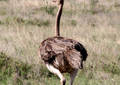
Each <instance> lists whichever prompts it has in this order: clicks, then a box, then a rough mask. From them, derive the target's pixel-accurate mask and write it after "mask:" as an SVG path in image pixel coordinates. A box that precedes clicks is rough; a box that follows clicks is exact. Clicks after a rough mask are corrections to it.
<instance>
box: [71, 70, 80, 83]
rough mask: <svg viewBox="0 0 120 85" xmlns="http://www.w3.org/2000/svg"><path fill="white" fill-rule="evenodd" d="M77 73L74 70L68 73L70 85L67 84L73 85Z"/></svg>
mask: <svg viewBox="0 0 120 85" xmlns="http://www.w3.org/2000/svg"><path fill="white" fill-rule="evenodd" d="M77 72H78V70H77V69H76V70H74V71H73V72H72V73H70V83H69V85H73V81H74V79H75V77H76V75H77Z"/></svg>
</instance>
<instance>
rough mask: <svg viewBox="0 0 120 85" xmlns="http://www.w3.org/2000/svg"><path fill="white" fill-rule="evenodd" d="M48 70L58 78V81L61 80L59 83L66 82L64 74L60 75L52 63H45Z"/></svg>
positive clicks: (62, 84) (63, 83)
mask: <svg viewBox="0 0 120 85" xmlns="http://www.w3.org/2000/svg"><path fill="white" fill-rule="evenodd" d="M46 66H47V68H48V70H49V71H50V72H52V73H54V74H56V75H57V76H58V77H59V78H60V80H61V81H60V82H61V85H65V83H66V79H65V78H64V76H63V75H62V73H61V72H60V71H59V70H58V69H56V68H55V67H53V66H52V65H50V64H46Z"/></svg>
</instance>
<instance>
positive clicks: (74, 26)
mask: <svg viewBox="0 0 120 85" xmlns="http://www.w3.org/2000/svg"><path fill="white" fill-rule="evenodd" d="M90 1H92V0H88V1H87V0H65V6H64V10H63V15H62V20H61V35H62V36H64V37H68V38H72V39H75V40H78V41H80V42H81V43H82V44H83V45H84V46H85V47H86V48H87V50H88V54H89V56H88V59H87V61H86V63H85V67H86V69H87V72H86V73H87V74H86V75H90V74H89V73H91V72H92V73H93V75H94V77H95V80H96V82H97V81H98V82H99V83H97V84H96V82H94V80H91V81H90V82H89V84H88V85H91V84H93V85H101V84H100V82H102V84H103V85H108V84H109V85H118V84H119V79H120V76H119V75H118V74H115V75H114V76H111V74H110V72H111V71H110V72H109V70H107V72H106V71H105V72H104V68H103V67H105V66H106V65H107V66H106V68H107V67H108V68H111V67H109V65H114V64H115V66H117V67H118V68H119V67H120V21H119V20H120V1H119V0H114V1H113V0H96V1H98V2H94V3H91V2H90ZM93 1H95V0H93ZM47 2H48V3H47ZM91 5H92V6H93V8H92V7H91ZM56 11H57V8H56V6H55V5H53V4H51V2H50V0H34V1H33V0H7V1H4V0H3V1H0V51H3V52H5V53H7V54H8V55H10V56H12V57H16V58H17V59H19V60H22V61H25V62H29V63H37V64H39V63H40V62H41V61H40V58H39V57H38V49H39V44H40V42H41V41H43V40H44V39H46V38H48V37H51V36H54V35H55V29H54V22H55V14H56ZM39 61H40V62H39ZM113 63H114V64H113ZM118 68H117V69H118ZM112 69H114V68H112ZM119 69H120V68H119ZM77 79H79V76H78V77H77ZM99 80H100V81H99ZM76 82H77V83H76V85H78V83H79V80H76ZM110 83H111V84H110ZM40 85H41V84H40ZM53 85H55V84H53ZM83 85H84V83H83Z"/></svg>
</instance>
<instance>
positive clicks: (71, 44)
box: [40, 0, 88, 85]
mask: <svg viewBox="0 0 120 85" xmlns="http://www.w3.org/2000/svg"><path fill="white" fill-rule="evenodd" d="M57 1H59V2H58V3H59V10H58V13H57V17H56V25H55V28H56V36H55V37H51V38H48V39H46V40H44V41H42V43H41V45H40V56H41V59H42V60H43V61H44V62H45V64H46V66H47V68H48V69H49V70H50V71H51V72H52V73H54V74H56V75H58V77H60V79H61V85H65V78H64V77H63V75H62V73H65V72H68V73H70V77H71V81H70V85H72V84H73V80H74V78H75V76H76V74H77V71H78V69H82V68H83V61H85V60H86V58H87V56H88V54H87V51H86V49H85V48H84V46H83V45H82V44H80V43H79V42H77V41H75V40H73V39H68V38H64V37H61V36H60V32H59V27H60V26H59V25H60V18H61V14H62V8H63V4H64V0H57Z"/></svg>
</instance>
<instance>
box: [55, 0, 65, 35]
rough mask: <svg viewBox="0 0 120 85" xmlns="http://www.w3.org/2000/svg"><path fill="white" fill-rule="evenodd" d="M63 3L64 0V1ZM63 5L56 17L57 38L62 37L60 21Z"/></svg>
mask: <svg viewBox="0 0 120 85" xmlns="http://www.w3.org/2000/svg"><path fill="white" fill-rule="evenodd" d="M62 1H63V0H62ZM62 9H63V3H62V4H60V5H59V9H58V12H57V16H56V26H55V27H56V36H60V19H61V15H62Z"/></svg>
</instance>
